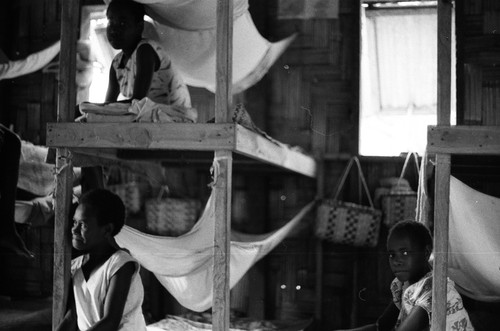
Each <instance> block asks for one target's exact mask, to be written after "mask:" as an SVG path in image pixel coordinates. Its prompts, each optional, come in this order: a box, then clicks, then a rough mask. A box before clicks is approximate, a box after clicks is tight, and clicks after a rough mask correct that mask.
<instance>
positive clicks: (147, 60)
mask: <svg viewBox="0 0 500 331" xmlns="http://www.w3.org/2000/svg"><path fill="white" fill-rule="evenodd" d="M136 66H137V67H136V69H137V72H136V76H135V82H134V92H133V95H132V99H139V100H140V99H142V98H144V97H145V96H146V95H147V94H148V91H149V88H150V87H151V81H152V79H153V74H154V72H155V71H156V70H158V68H159V66H160V59H159V58H158V55H157V54H156V52H155V51H154V49H153V47H152V46H151V45H149V44H142V45H141V46H139V48H138V49H137V57H136Z"/></svg>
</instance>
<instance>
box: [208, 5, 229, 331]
mask: <svg viewBox="0 0 500 331" xmlns="http://www.w3.org/2000/svg"><path fill="white" fill-rule="evenodd" d="M216 33H217V53H216V73H215V75H216V77H215V78H216V92H215V122H216V123H228V122H230V121H231V117H232V116H231V113H230V112H231V104H232V76H233V75H232V59H233V52H232V43H233V1H232V0H218V1H217V31H216ZM214 163H216V164H217V167H216V168H217V169H218V171H216V172H215V175H216V176H214V180H215V181H216V182H215V187H214V188H213V189H214V190H215V193H214V194H215V232H214V284H213V294H214V296H213V304H212V324H213V330H216V331H223V330H229V313H230V310H229V290H230V287H229V264H230V245H231V240H230V239H231V237H230V234H231V188H232V182H231V181H232V165H233V155H232V152H231V151H224V150H220V151H215V160H214Z"/></svg>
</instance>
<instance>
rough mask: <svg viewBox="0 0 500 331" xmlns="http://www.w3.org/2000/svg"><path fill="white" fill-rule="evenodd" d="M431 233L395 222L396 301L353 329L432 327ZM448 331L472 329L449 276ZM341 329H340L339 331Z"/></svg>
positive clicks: (391, 249) (390, 247)
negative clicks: (372, 318)
mask: <svg viewBox="0 0 500 331" xmlns="http://www.w3.org/2000/svg"><path fill="white" fill-rule="evenodd" d="M432 244H433V243H432V236H431V233H430V231H429V230H428V228H427V227H426V226H425V225H424V224H423V223H419V222H415V221H402V222H398V223H396V224H395V225H394V226H393V227H392V228H391V230H390V231H389V235H388V238H387V251H388V254H389V264H390V267H391V270H392V272H393V273H394V275H395V276H396V278H395V279H394V280H393V281H392V283H391V287H390V289H391V292H392V298H393V301H392V302H391V303H390V304H389V305H388V306H387V308H386V309H385V311H384V312H383V313H382V315H381V316H380V317H379V318H378V320H377V322H376V323H374V324H370V325H366V326H363V327H359V328H355V329H350V330H352V331H368V330H374V331H382V330H396V331H413V330H414V331H421V330H429V329H430V323H431V312H432V307H431V305H432V268H431V265H430V263H429V257H430V255H431V252H432ZM446 306H447V312H446V330H449V331H473V330H474V327H473V326H472V324H471V321H470V319H469V315H468V314H467V311H466V310H465V309H464V306H463V303H462V298H461V297H460V294H459V293H458V292H457V290H456V289H455V285H454V282H453V281H452V280H450V279H449V278H448V285H447V305H446ZM339 331H340V330H339Z"/></svg>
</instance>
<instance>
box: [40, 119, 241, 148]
mask: <svg viewBox="0 0 500 331" xmlns="http://www.w3.org/2000/svg"><path fill="white" fill-rule="evenodd" d="M47 146H50V147H63V146H64V147H68V148H115V149H164V150H167V149H172V150H201V151H207V150H208V151H214V150H216V149H226V150H232V149H233V148H234V124H191V123H189V124H188V123H119V124H118V123H49V124H47Z"/></svg>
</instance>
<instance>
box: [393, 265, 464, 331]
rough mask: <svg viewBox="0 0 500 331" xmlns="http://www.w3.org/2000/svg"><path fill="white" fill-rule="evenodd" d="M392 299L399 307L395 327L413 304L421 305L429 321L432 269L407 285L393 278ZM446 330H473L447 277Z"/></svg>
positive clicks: (458, 295)
mask: <svg viewBox="0 0 500 331" xmlns="http://www.w3.org/2000/svg"><path fill="white" fill-rule="evenodd" d="M391 292H392V299H393V301H394V304H395V305H396V307H398V308H399V316H398V320H397V322H396V329H397V328H398V327H399V326H400V325H401V323H402V322H403V321H404V320H405V319H406V317H408V315H409V314H410V312H411V310H412V309H413V308H414V307H415V306H419V307H422V308H423V309H424V310H425V311H426V312H427V314H428V316H429V323H430V321H431V312H432V271H431V272H429V273H428V274H426V275H425V276H424V277H422V279H421V280H419V281H418V282H416V283H415V284H412V285H410V286H408V283H406V282H405V283H404V284H403V283H401V282H400V281H399V280H398V279H397V278H395V279H394V280H393V281H392V283H391ZM446 305H447V311H446V331H474V327H473V326H472V323H471V321H470V319H469V314H467V311H466V310H465V308H464V305H463V302H462V298H461V297H460V294H459V293H458V292H457V290H456V289H455V283H454V282H453V281H452V280H451V279H449V278H448V284H447V303H446Z"/></svg>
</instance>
